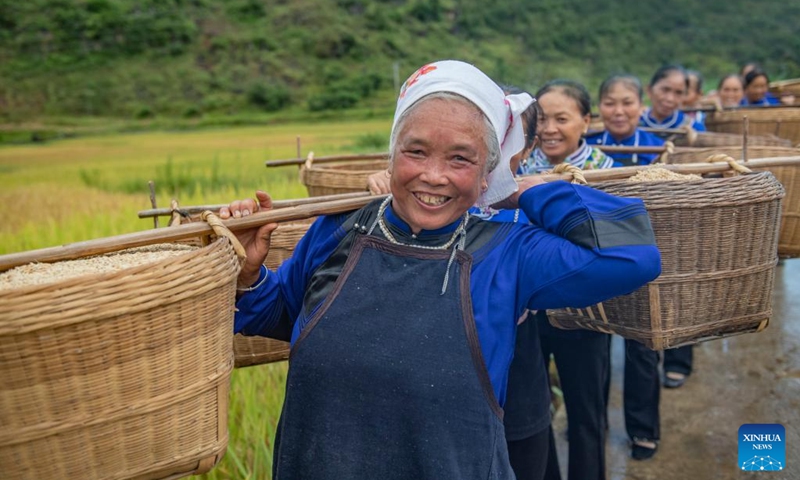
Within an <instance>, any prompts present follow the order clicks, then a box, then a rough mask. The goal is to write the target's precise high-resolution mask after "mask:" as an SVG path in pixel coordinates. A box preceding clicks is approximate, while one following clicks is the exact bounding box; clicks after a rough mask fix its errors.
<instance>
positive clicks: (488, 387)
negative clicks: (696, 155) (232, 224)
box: [220, 61, 660, 480]
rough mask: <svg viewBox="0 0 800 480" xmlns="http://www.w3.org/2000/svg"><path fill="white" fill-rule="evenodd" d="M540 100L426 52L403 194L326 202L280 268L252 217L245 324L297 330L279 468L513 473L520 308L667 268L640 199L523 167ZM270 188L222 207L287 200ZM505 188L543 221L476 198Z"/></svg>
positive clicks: (234, 210) (257, 331)
mask: <svg viewBox="0 0 800 480" xmlns="http://www.w3.org/2000/svg"><path fill="white" fill-rule="evenodd" d="M531 100H532V99H531V98H530V96H525V95H522V96H514V95H505V94H504V93H503V91H502V90H501V89H500V88H499V87H497V85H496V84H494V82H492V80H491V79H489V78H488V77H487V76H486V75H485V74H483V72H481V71H480V70H478V69H477V68H475V67H473V66H471V65H469V64H465V63H463V62H457V61H442V62H435V63H432V64H428V65H425V66H423V67H422V68H420V69H419V70H418V71H417V72H415V73H414V74H413V75H412V76H411V77H410V78H409V79H408V80H407V81H406V82H405V83H404V85H403V87H402V89H401V91H400V95H399V97H398V100H397V109H396V112H395V118H394V123H393V125H392V133H391V137H390V142H389V144H390V149H389V151H390V172H391V173H390V179H389V180H390V182H389V183H390V189H391V195H389V196H388V197H386V198H385V199H376V200H375V201H373V202H371V203H370V204H368V205H367V206H365V207H363V208H361V209H359V210H357V211H354V212H348V213H345V214H341V215H328V216H322V217H320V218H319V219H317V221H316V222H315V223H314V224H313V225H312V226H311V227H310V228H309V231H308V232H307V233H306V235H305V236H304V237H303V238H302V239H301V240H300V242H299V243H298V245H297V248H296V249H295V251H294V254H293V255H292V257H291V258H290V259H289V260H287V261H286V262H284V263H283V264H282V265H281V267H280V268H279V269H278V270H277V271H268V270H267V269H266V268H265V267H264V266H263V261H264V258H265V257H266V255H267V254H268V253H269V247H270V236H271V233H272V231H273V230H274V229H275V228H276V225H275V224H268V225H264V226H263V227H259V228H254V229H252V230H247V231H242V232H240V233H237V236H238V237H239V240H240V241H241V243H242V245H243V246H244V247H245V249H246V251H247V258H246V260H245V262H244V263H243V265H242V270H241V272H240V274H239V278H238V288H237V290H238V292H239V298H238V300H237V302H236V309H237V311H236V318H235V322H234V329H235V330H236V331H241V332H243V333H245V334H250V335H262V336H268V337H272V338H278V339H283V340H289V341H291V344H292V347H291V355H290V358H289V371H288V374H287V381H286V399H285V401H284V404H283V410H282V412H281V421H280V424H279V428H278V432H277V434H276V439H275V449H274V460H273V478H274V479H275V480H287V479H288V480H291V479H306V478H314V479H319V480H338V479H349V478H379V479H382V480H395V479H396V480H405V479H409V478H414V479H421V480H425V479H431V480H433V479H437V480H438V479H450V478H492V479H513V478H514V473H513V471H512V470H511V466H510V463H509V461H508V452H507V446H506V442H505V440H504V439H505V430H504V428H503V420H502V419H503V410H502V406H503V405H504V404H505V400H506V387H507V381H508V369H509V365H510V363H511V360H512V356H513V349H514V342H515V336H516V326H517V319H519V318H520V317H521V316H522V314H523V313H524V312H525V311H526V309H536V310H539V309H546V308H558V307H566V306H574V307H580V306H586V305H589V304H593V303H596V302H598V301H602V300H604V299H606V298H610V297H613V296H617V295H621V294H624V293H627V292H630V291H632V290H635V289H636V288H639V287H640V286H641V285H643V284H645V283H646V282H648V281H650V280H652V279H653V278H655V277H657V276H658V274H659V273H660V255H659V253H658V249H657V248H656V247H655V244H654V235H653V232H652V228H650V226H649V222H648V221H647V220H648V219H647V212H646V209H645V208H644V204H643V203H642V202H641V201H640V200H637V199H630V198H620V197H615V196H612V195H607V194H604V193H602V192H599V191H596V190H593V189H591V188H583V187H580V186H576V185H571V184H569V183H567V182H551V183H544V182H543V181H542V179H541V178H538V177H536V176H531V177H528V178H526V179H523V180H521V181H520V182H519V183H517V182H515V181H514V178H513V175H512V173H511V171H510V169H509V168H508V164H509V161H510V159H511V157H512V156H514V155H515V154H517V153H518V152H519V151H520V150H521V149H522V148H524V145H525V144H524V134H523V129H522V122H521V120H520V116H519V115H520V113H521V111H522V110H523V109H524V108H526V107H527V106H528V104H529V103H530V102H531ZM256 197H257V201H253V200H252V199H246V200H241V201H235V202H232V203H231V204H230V205H229V206H228V207H227V208H224V209H221V210H220V216H221V217H223V218H227V217H230V216H233V217H241V216H246V215H248V214H250V213H252V212H256V211H258V210H267V209H270V208H271V207H272V200H271V198H270V197H269V195H267V194H266V193H265V192H257V193H256ZM498 202H499V205H500V206H501V207H502V208H507V209H510V210H515V209H517V208H519V209H520V210H521V211H522V212H523V213H525V215H526V217H527V218H528V220H529V223H527V222H526V223H522V222H519V223H505V222H486V221H484V220H482V219H480V218H476V217H475V216H474V215H471V214H470V213H469V209H470V208H471V207H472V206H473V205H476V204H477V205H479V206H486V205H493V204H498ZM632 210H633V211H632ZM621 211H624V212H631V215H630V216H628V215H627V214H626V215H625V216H624V217H623V216H620V212H621ZM594 218H603V219H609V218H613V219H617V218H618V220H613V221H609V220H605V221H604V222H603V223H604V227H603V230H602V231H598V229H597V228H595V226H594V225H596V221H593V220H592V219H594ZM637 226H638V227H637Z"/></svg>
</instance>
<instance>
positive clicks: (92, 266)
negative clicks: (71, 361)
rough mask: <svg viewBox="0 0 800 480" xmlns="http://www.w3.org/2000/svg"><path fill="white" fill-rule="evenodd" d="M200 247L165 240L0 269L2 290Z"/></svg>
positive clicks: (150, 260) (154, 259)
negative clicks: (109, 251) (112, 250)
mask: <svg viewBox="0 0 800 480" xmlns="http://www.w3.org/2000/svg"><path fill="white" fill-rule="evenodd" d="M192 250H197V247H193V246H188V245H179V244H172V243H165V244H159V245H150V246H146V247H136V248H129V249H127V250H122V251H119V252H115V253H109V254H106V255H98V256H95V257H87V258H81V259H78V260H65V261H63V262H56V263H29V264H27V265H21V266H19V267H15V268H12V269H11V270H8V271H7V272H3V273H0V290H6V289H13V288H21V287H28V286H32V285H45V284H48V283H55V282H61V281H64V280H69V279H72V278H76V277H82V276H85V275H97V274H102V273H111V272H118V271H120V270H124V269H126V268H131V267H138V266H140V265H146V264H149V263H158V262H160V261H163V260H166V259H168V258H171V257H174V256H177V255H182V254H184V253H186V252H190V251H192Z"/></svg>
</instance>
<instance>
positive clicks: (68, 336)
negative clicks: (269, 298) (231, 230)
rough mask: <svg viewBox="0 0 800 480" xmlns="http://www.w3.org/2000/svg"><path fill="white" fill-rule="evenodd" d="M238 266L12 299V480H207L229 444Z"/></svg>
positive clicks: (56, 288)
mask: <svg viewBox="0 0 800 480" xmlns="http://www.w3.org/2000/svg"><path fill="white" fill-rule="evenodd" d="M238 272H239V263H238V260H237V258H236V255H235V253H234V251H233V248H232V247H231V245H230V243H229V241H228V240H226V239H220V240H217V241H215V242H214V243H212V244H211V245H209V246H207V247H204V248H202V249H199V250H196V251H192V252H188V253H185V254H180V255H177V256H175V257H172V258H170V259H168V260H165V261H163V262H160V263H158V264H150V265H142V266H139V267H135V268H130V269H126V270H123V271H120V272H115V273H111V274H98V275H92V276H85V277H80V278H74V279H71V280H65V281H61V282H57V283H52V284H48V285H40V286H32V287H25V288H20V289H15V290H6V291H0V374H1V375H2V377H3V383H2V387H0V425H1V426H2V428H0V465H2V466H3V467H2V468H3V474H2V476H3V478H37V479H39V478H41V479H44V478H81V479H94V478H104V479H116V478H120V479H122V478H165V477H171V476H183V475H188V474H191V473H202V472H205V471H208V470H210V469H211V468H212V467H213V465H214V464H215V463H216V462H217V461H218V460H219V459H220V458H221V457H222V455H223V453H224V451H225V448H226V446H227V441H228V432H227V408H228V399H227V397H228V390H229V377H230V372H231V369H232V368H233V358H232V355H231V342H232V334H231V332H232V330H233V311H234V297H235V295H234V290H235V285H236V276H237V275H238Z"/></svg>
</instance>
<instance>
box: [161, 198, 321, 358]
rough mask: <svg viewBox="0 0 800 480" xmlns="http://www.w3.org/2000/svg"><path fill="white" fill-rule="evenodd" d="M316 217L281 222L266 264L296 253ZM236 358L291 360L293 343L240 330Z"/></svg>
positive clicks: (271, 266)
mask: <svg viewBox="0 0 800 480" xmlns="http://www.w3.org/2000/svg"><path fill="white" fill-rule="evenodd" d="M172 208H173V209H177V208H178V207H177V202H176V201H174V200H173V207H172ZM173 220H174V221H175V223H172V224H171V225H180V224H181V222H183V221H186V222H189V223H190V222H195V221H201V220H200V216H199V215H192V216H190V217H189V218H188V219H182V218H181V217H180V216H179V215H177V216H174V217H173ZM314 220H315V218H310V219H308V220H300V221H296V222H290V223H282V224H280V225H279V226H278V228H277V229H276V230H275V231H274V232H272V236H271V237H270V246H269V254H268V255H267V258H266V259H265V260H264V266H266V267H267V268H269V269H271V270H275V269H277V268H278V267H279V266H280V265H281V264H282V263H283V262H284V261H286V260H288V259H289V257H291V256H292V252H294V248H295V246H297V242H299V241H300V239H301V238H303V235H305V234H306V232H307V231H308V228H309V227H310V226H311V224H312V223H314ZM181 243H184V244H189V245H196V244H198V240H197V239H191V240H189V241H184V242H181ZM233 358H234V367H236V368H241V367H250V366H253V365H262V364H265V363H273V362H280V361H283V360H288V359H289V343H288V342H283V341H280V340H274V339H271V338H267V337H260V336H256V335H252V336H251V335H242V334H241V333H239V334H236V335H234V336H233Z"/></svg>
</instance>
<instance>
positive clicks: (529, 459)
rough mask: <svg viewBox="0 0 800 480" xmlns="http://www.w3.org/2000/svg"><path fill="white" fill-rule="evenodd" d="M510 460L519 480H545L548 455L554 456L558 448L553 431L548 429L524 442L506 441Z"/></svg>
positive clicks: (523, 440)
mask: <svg viewBox="0 0 800 480" xmlns="http://www.w3.org/2000/svg"><path fill="white" fill-rule="evenodd" d="M506 444H507V445H508V460H509V461H510V463H511V468H512V469H513V470H514V475H515V476H516V477H517V480H543V479H544V471H545V468H547V459H548V455H551V454H552V455H554V454H555V453H554V452H555V450H556V446H555V441H554V439H553V429H552V428H550V427H548V428H545V429H544V430H542V431H541V432H539V433H536V434H534V435H533V436H530V437H528V438H523V439H522V440H514V441H506Z"/></svg>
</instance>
